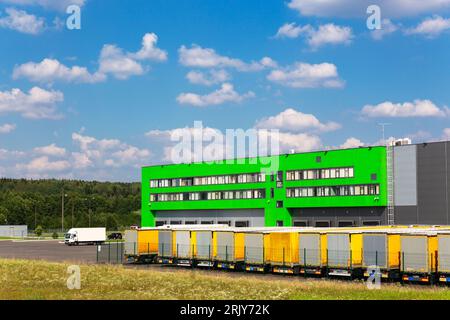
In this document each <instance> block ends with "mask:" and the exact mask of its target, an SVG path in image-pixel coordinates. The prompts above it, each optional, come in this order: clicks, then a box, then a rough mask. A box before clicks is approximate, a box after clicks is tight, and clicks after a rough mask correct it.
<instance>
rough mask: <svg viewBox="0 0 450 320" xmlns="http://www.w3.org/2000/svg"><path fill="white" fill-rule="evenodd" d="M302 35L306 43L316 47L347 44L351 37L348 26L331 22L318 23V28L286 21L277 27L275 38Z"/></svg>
mask: <svg viewBox="0 0 450 320" xmlns="http://www.w3.org/2000/svg"><path fill="white" fill-rule="evenodd" d="M300 35H304V36H305V38H306V39H307V40H306V41H307V43H308V45H309V46H310V47H311V48H312V49H317V48H319V47H321V46H324V45H327V44H335V45H336V44H349V43H351V41H352V39H353V37H354V36H353V32H352V29H351V28H350V27H342V26H338V25H335V24H333V23H328V24H324V25H320V26H319V27H318V28H314V27H313V26H311V25H309V24H307V25H304V26H296V25H295V23H290V24H288V23H286V24H284V25H283V26H281V27H280V29H278V32H277V34H276V35H275V37H276V38H297V37H299V36H300Z"/></svg>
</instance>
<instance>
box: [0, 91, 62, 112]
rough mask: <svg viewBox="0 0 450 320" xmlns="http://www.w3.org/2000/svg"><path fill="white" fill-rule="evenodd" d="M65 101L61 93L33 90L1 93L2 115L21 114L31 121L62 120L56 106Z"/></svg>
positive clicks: (0, 105) (0, 110)
mask: <svg viewBox="0 0 450 320" xmlns="http://www.w3.org/2000/svg"><path fill="white" fill-rule="evenodd" d="M63 100H64V95H63V93H62V92H60V91H54V90H49V91H47V90H45V89H41V88H39V87H33V88H31V89H30V90H29V91H28V93H25V92H22V91H21V90H20V89H12V90H11V91H0V113H13V112H15V113H19V114H21V115H22V116H23V117H25V118H30V119H60V118H61V117H62V116H61V115H60V114H58V113H57V109H56V105H57V103H58V102H61V101H63Z"/></svg>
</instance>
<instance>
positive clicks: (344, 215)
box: [291, 207, 387, 227]
mask: <svg viewBox="0 0 450 320" xmlns="http://www.w3.org/2000/svg"><path fill="white" fill-rule="evenodd" d="M291 215H292V221H293V222H295V221H306V222H307V225H308V226H316V225H317V223H318V222H327V221H328V222H329V223H330V226H331V227H338V226H339V222H341V223H346V222H352V224H353V225H354V226H363V225H364V224H365V223H368V222H372V223H373V222H377V223H379V224H380V225H383V224H386V223H387V219H386V208H385V207H354V208H305V209H292V210H291Z"/></svg>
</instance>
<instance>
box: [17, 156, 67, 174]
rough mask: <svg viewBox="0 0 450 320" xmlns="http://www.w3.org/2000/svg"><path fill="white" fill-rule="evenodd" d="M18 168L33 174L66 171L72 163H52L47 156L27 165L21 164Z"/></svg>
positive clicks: (62, 161) (63, 161) (59, 161)
mask: <svg viewBox="0 0 450 320" xmlns="http://www.w3.org/2000/svg"><path fill="white" fill-rule="evenodd" d="M16 168H17V169H19V170H25V171H27V172H32V173H42V172H53V171H64V170H67V169H69V168H70V162H69V161H66V160H58V161H50V160H49V159H48V157H47V156H42V157H38V158H35V159H33V160H31V161H30V162H29V163H26V164H22V163H19V164H17V165H16Z"/></svg>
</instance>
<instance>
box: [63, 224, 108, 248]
mask: <svg viewBox="0 0 450 320" xmlns="http://www.w3.org/2000/svg"><path fill="white" fill-rule="evenodd" d="M105 240H106V228H72V229H70V230H69V231H67V233H66V234H65V237H64V243H65V244H67V245H69V246H71V245H79V244H102V243H103V242H105Z"/></svg>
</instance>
